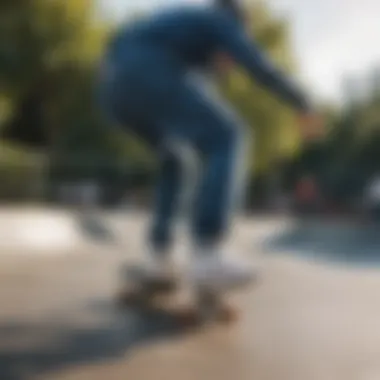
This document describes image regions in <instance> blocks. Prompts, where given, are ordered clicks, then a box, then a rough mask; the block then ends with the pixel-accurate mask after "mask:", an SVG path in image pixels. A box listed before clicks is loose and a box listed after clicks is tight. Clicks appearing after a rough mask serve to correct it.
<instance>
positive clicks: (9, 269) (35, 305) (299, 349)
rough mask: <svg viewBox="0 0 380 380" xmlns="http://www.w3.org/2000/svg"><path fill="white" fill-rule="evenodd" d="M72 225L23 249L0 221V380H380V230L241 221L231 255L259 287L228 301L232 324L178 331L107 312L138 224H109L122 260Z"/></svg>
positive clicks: (162, 321)
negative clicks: (239, 255) (235, 312)
mask: <svg viewBox="0 0 380 380" xmlns="http://www.w3.org/2000/svg"><path fill="white" fill-rule="evenodd" d="M52 215H53V216H52V218H53V219H54V215H55V214H54V213H53V214H52ZM60 218H61V219H62V215H61V216H60ZM65 218H66V219H65ZM70 218H71V216H68V215H66V216H65V217H64V219H65V220H66V232H67V236H65V238H64V239H63V238H62V236H61V237H60V239H61V240H59V239H58V238H57V242H58V243H59V244H58V243H57V244H58V245H57V246H54V247H53V241H52V240H49V244H50V245H51V248H50V249H47V245H46V244H45V245H43V244H42V243H41V241H42V240H41V239H40V240H38V239H37V238H36V239H34V240H33V239H32V240H31V238H30V236H29V237H28V239H29V240H27V239H26V238H24V239H25V241H27V244H28V245H29V248H28V249H25V244H24V246H23V241H21V240H20V239H19V240H18V242H17V244H13V245H12V244H11V241H13V240H12V239H13V238H12V239H11V238H10V237H9V234H10V233H11V232H12V231H13V233H14V234H16V232H17V231H18V230H17V228H19V225H18V222H16V220H18V219H17V217H16V216H15V215H13V219H12V218H9V217H8V216H6V217H5V216H4V215H3V214H2V213H0V227H1V228H0V230H1V231H3V236H2V239H1V240H0V252H1V255H0V379H1V380H27V379H28V380H29V379H30V380H32V379H46V380H48V379H49V380H97V379H99V380H103V379H109V380H119V379H120V380H125V379H128V380H132V379H136V380H138V379H141V380H143V379H151V378H158V377H161V378H164V379H166V380H177V379H181V380H193V379H194V380H203V379H204V380H206V379H207V380H213V379H218V380H232V379H233V380H253V379H257V380H306V379H307V380H375V379H380V322H379V321H380V266H378V264H379V263H380V249H379V248H380V238H379V237H377V232H376V230H371V229H369V228H358V227H354V226H350V225H348V224H347V223H345V224H344V225H342V224H341V223H332V222H328V221H323V222H308V223H302V224H297V223H294V222H292V221H290V220H286V219H283V220H280V219H260V220H241V221H240V222H239V224H238V225H237V226H236V228H235V230H234V233H233V235H232V236H231V243H230V244H231V247H232V248H234V249H235V250H237V251H239V252H243V254H244V256H246V257H247V259H248V260H250V261H252V262H257V263H258V264H259V265H260V267H261V270H262V276H261V279H260V281H259V283H258V284H257V285H255V286H252V287H251V288H250V289H247V290H246V291H245V292H244V294H241V295H239V296H238V297H237V299H236V300H235V302H236V304H237V306H238V307H239V309H240V310H241V319H240V321H239V323H236V324H234V325H232V326H229V327H220V326H216V325H215V326H212V327H210V328H207V329H201V330H199V331H195V332H185V331H183V329H181V328H180V327H179V326H176V325H175V323H174V322H173V320H172V319H171V318H170V316H167V315H165V314H164V313H163V314H161V315H138V314H136V313H133V312H132V311H126V310H125V311H121V310H118V309H117V308H116V307H115V304H114V302H113V299H114V295H115V292H116V290H117V286H118V283H117V279H118V277H117V273H118V269H119V267H120V264H121V263H122V261H123V260H129V259H131V258H133V257H136V255H138V252H139V249H140V248H141V241H140V238H141V236H140V233H142V230H143V224H144V223H143V222H144V217H143V216H140V215H130V216H129V217H128V218H119V219H117V218H110V220H111V221H112V222H113V226H112V227H113V228H114V229H115V231H117V232H119V233H122V235H121V239H122V240H123V247H124V248H123V249H122V250H118V249H115V248H110V247H109V246H108V245H106V244H103V245H102V244H97V245H94V244H93V243H89V242H88V241H87V240H86V239H83V238H82V237H81V234H79V232H78V231H77V230H75V231H76V232H75V231H74V230H73V224H72V221H71V222H70V223H71V224H70V223H68V222H67V221H68V220H71V219H70ZM53 219H51V220H50V222H49V223H48V224H49V226H50V227H51V226H53V225H54V226H55V227H54V228H53V227H52V229H53V230H56V229H57V228H58V224H54V223H53ZM10 220H12V223H13V224H12V223H11V222H10ZM28 220H29V222H28V225H29V224H30V222H31V221H33V217H32V216H30V219H28ZM40 220H41V219H40ZM54 220H56V219H54ZM24 222H25V220H24ZM57 223H58V222H57ZM24 224H25V223H24ZM32 224H33V225H34V228H35V229H34V230H33V231H34V232H33V234H32V235H34V237H36V236H37V235H38V233H37V229H36V225H37V224H38V223H36V222H34V223H32ZM69 224H70V226H71V227H70V228H71V230H70V228H69V227H68V226H69ZM6 227H7V229H8V231H9V232H8V233H7V234H5V233H4V229H5V228H6ZM40 227H41V230H42V232H41V234H42V235H44V233H43V232H44V231H45V232H46V234H48V231H49V228H48V226H46V225H45V226H42V222H40ZM70 231H71V232H70ZM56 233H57V231H56ZM18 234H19V232H18ZM16 235H17V234H16ZM7 236H8V238H7ZM19 236H21V235H20V234H19ZM37 240H38V244H37V243H36V241H37ZM1 242H3V245H1V244H2V243H1ZM4 242H6V244H5V243H4ZM32 242H34V244H35V245H34V246H33V247H32ZM64 243H65V244H64ZM41 244H42V245H41ZM181 247H182V245H181V246H180V247H179V248H180V249H179V251H181ZM32 248H33V249H32ZM37 248H38V249H37ZM122 252H123V254H121V253H122ZM377 255H378V256H379V260H378V259H377ZM353 257H355V260H352V258H353ZM359 264H360V265H359Z"/></svg>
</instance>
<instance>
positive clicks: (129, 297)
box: [117, 291, 142, 306]
mask: <svg viewBox="0 0 380 380" xmlns="http://www.w3.org/2000/svg"><path fill="white" fill-rule="evenodd" d="M141 302H142V297H141V295H140V294H138V293H136V292H126V291H123V292H120V294H119V295H118V296H117V303H118V304H119V305H120V306H135V305H139V304H141Z"/></svg>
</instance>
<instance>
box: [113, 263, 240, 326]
mask: <svg viewBox="0 0 380 380" xmlns="http://www.w3.org/2000/svg"><path fill="white" fill-rule="evenodd" d="M117 301H118V304H119V305H120V306H121V307H123V308H133V309H137V310H139V311H144V312H151V313H154V312H158V313H162V312H164V313H166V314H168V315H170V316H172V317H173V318H174V319H175V320H176V321H177V322H178V323H179V324H181V325H183V326H188V327H190V326H195V325H200V324H205V323H210V322H217V323H231V322H234V321H236V319H237V314H238V313H237V310H236V309H235V308H234V307H233V306H232V305H231V304H230V303H229V302H228V301H227V294H226V293H213V292H209V291H202V290H197V291H196V292H195V291H191V289H189V288H188V287H186V285H185V284H183V283H181V281H180V279H179V278H178V277H177V278H175V277H173V279H170V280H165V281H158V280H156V281H151V280H148V279H147V278H145V277H144V275H143V272H142V270H141V268H139V267H138V266H133V265H132V266H127V267H125V268H124V273H123V285H122V288H121V291H120V293H119V294H118V299H117Z"/></svg>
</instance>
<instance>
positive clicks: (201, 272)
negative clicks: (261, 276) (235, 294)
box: [190, 255, 258, 292]
mask: <svg viewBox="0 0 380 380" xmlns="http://www.w3.org/2000/svg"><path fill="white" fill-rule="evenodd" d="M257 274H258V273H257V270H255V269H254V268H253V267H251V266H250V265H248V264H247V263H244V262H237V261H235V262H234V261H231V260H227V259H223V258H222V257H220V256H219V255H211V256H210V255H207V256H205V257H197V258H196V259H195V261H194V263H193V264H192V265H191V269H190V281H191V283H192V285H193V286H195V287H196V288H198V289H202V290H209V291H213V292H225V291H231V290H237V289H240V288H242V287H244V286H247V285H248V284H250V283H251V282H252V281H253V280H254V279H255V278H256V277H257Z"/></svg>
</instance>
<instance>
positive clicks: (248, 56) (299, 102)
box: [213, 12, 310, 112]
mask: <svg viewBox="0 0 380 380" xmlns="http://www.w3.org/2000/svg"><path fill="white" fill-rule="evenodd" d="M214 21H215V22H214V25H213V26H214V32H215V37H216V38H217V40H218V43H219V45H220V47H221V48H222V49H224V50H225V51H226V52H227V53H228V54H230V55H231V57H232V58H233V59H234V60H235V61H236V62H237V63H238V64H239V65H241V66H243V67H244V68H245V69H246V70H247V71H248V73H249V74H250V75H251V76H252V77H253V78H254V79H255V80H256V81H257V82H258V83H260V84H261V85H263V86H265V87H267V88H268V89H269V90H271V91H272V92H274V93H276V94H277V95H278V96H279V97H280V98H282V100H284V101H285V102H287V103H289V104H290V105H292V106H293V107H295V108H296V109H297V110H299V111H302V112H308V111H309V108H310V106H309V103H308V101H307V99H306V97H305V95H304V94H303V93H302V92H301V91H300V90H299V89H298V88H297V87H296V86H295V85H294V84H293V83H292V82H291V81H290V80H288V79H287V78H285V76H283V75H282V74H281V73H280V71H279V70H278V69H276V68H275V67H274V66H273V65H272V64H271V63H270V62H269V60H267V59H266V57H265V56H264V54H262V53H261V51H260V49H259V48H258V47H256V46H255V43H254V42H253V41H252V40H251V38H249V37H248V36H247V35H246V33H245V31H244V29H243V28H242V27H240V25H239V24H238V23H237V22H235V20H233V19H232V18H229V17H228V15H226V14H224V13H222V12H220V13H219V12H218V14H217V16H216V17H215V19H214Z"/></svg>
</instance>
